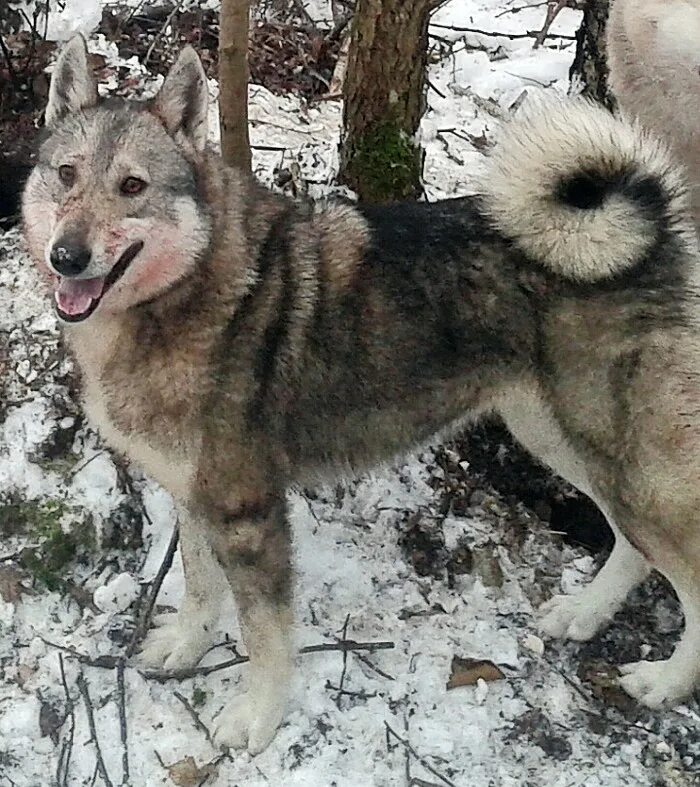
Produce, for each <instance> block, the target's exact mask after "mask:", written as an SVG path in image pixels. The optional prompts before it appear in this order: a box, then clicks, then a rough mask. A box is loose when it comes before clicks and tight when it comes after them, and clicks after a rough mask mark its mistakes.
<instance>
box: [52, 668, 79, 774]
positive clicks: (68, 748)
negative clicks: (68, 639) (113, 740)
mask: <svg viewBox="0 0 700 787" xmlns="http://www.w3.org/2000/svg"><path fill="white" fill-rule="evenodd" d="M58 665H59V668H60V670H61V685H62V686H63V692H64V693H65V695H66V708H67V714H68V716H69V717H70V731H69V733H68V741H67V742H66V743H65V745H64V746H63V747H62V748H61V754H60V756H59V758H58V767H57V769H56V784H57V785H58V787H68V773H69V771H70V758H71V755H72V753H73V738H74V736H75V711H74V709H73V699H72V697H71V696H70V690H69V689H68V681H67V680H66V671H65V669H64V666H63V654H62V653H59V654H58Z"/></svg>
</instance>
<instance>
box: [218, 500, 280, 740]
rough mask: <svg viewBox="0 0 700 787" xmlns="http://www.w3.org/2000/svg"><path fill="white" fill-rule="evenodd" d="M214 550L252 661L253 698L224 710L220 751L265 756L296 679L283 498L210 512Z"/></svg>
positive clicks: (241, 503)
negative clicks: (242, 750) (236, 750)
mask: <svg viewBox="0 0 700 787" xmlns="http://www.w3.org/2000/svg"><path fill="white" fill-rule="evenodd" d="M207 521H208V522H209V525H210V529H211V542H212V545H213V546H214V551H215V554H216V555H217V557H218V559H219V561H220V563H221V565H222V566H223V569H224V572H225V573H226V576H227V578H228V580H229V582H230V584H231V588H232V590H233V593H234V596H235V599H236V603H237V606H238V615H239V621H240V626H241V633H242V635H243V641H244V644H245V647H246V650H247V652H248V656H249V658H250V665H249V667H248V690H247V693H246V694H245V695H244V696H242V697H239V698H237V699H235V700H233V701H232V702H230V703H229V704H228V705H226V706H225V707H224V709H223V710H222V712H221V714H220V716H219V718H218V724H217V728H216V740H217V743H219V744H221V745H227V746H233V747H235V748H244V747H247V749H248V751H249V752H250V753H251V754H257V753H258V752H260V751H262V750H263V749H264V748H265V747H266V746H267V745H268V744H269V743H270V741H271V740H272V738H273V737H274V734H275V731H276V729H277V727H278V726H279V724H280V722H281V721H282V716H283V714H284V710H285V707H286V704H287V698H288V696H289V689H290V680H291V672H292V658H293V648H292V636H291V632H292V612H291V567H290V552H291V545H290V535H289V528H288V525H287V516H286V509H285V500H284V495H283V494H281V493H280V494H279V495H274V496H270V497H260V496H256V499H255V500H252V499H251V500H244V499H239V500H237V502H236V504H235V505H232V506H227V507H224V508H222V507H221V505H220V504H219V505H217V506H216V507H215V508H211V509H210V510H209V511H208V512H207Z"/></svg>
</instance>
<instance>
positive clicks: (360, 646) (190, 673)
mask: <svg viewBox="0 0 700 787" xmlns="http://www.w3.org/2000/svg"><path fill="white" fill-rule="evenodd" d="M393 647H394V643H393V642H355V640H352V639H347V640H345V641H343V642H328V643H323V644H322V645H307V646H306V647H304V648H301V649H300V650H299V653H300V655H306V654H308V653H327V652H329V651H336V652H340V653H344V652H349V651H352V652H356V651H367V652H369V653H373V652H374V651H376V650H391V649H392V648H393ZM248 661H249V658H248V656H236V657H235V658H232V659H228V660H227V661H221V662H219V663H218V664H211V665H209V666H207V667H190V668H186V669H177V670H146V671H144V672H141V673H140V674H141V675H142V676H143V677H144V678H147V679H149V680H155V681H157V682H158V683H164V682H165V681H166V680H186V679H187V678H194V677H196V676H198V675H205V676H206V675H211V674H212V672H219V671H220V670H223V669H228V668H229V667H237V666H238V665H239V664H246V663H247V662H248Z"/></svg>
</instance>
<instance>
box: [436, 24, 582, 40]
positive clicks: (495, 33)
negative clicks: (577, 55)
mask: <svg viewBox="0 0 700 787" xmlns="http://www.w3.org/2000/svg"><path fill="white" fill-rule="evenodd" d="M432 27H437V28H439V29H440V30H452V31H454V32H455V33H476V34H477V35H482V36H489V37H491V38H510V39H511V40H517V39H518V38H537V37H538V36H540V35H541V34H542V31H541V30H526V31H525V32H524V33H504V32H503V31H499V30H481V29H480V28H478V27H457V26H455V25H442V24H438V23H437V22H433V23H432ZM544 37H545V38H561V39H563V40H564V41H575V40H576V36H568V35H564V34H563V33H562V34H559V33H556V34H551V33H545V36H544Z"/></svg>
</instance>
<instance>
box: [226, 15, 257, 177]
mask: <svg viewBox="0 0 700 787" xmlns="http://www.w3.org/2000/svg"><path fill="white" fill-rule="evenodd" d="M220 22H221V27H220V32H219V124H220V128H221V154H222V156H223V159H224V161H225V162H226V164H229V165H230V166H233V167H238V168H239V169H243V170H246V171H247V172H250V169H251V163H250V138H249V137H248V34H249V29H250V2H249V0H222V2H221V17H220Z"/></svg>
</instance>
